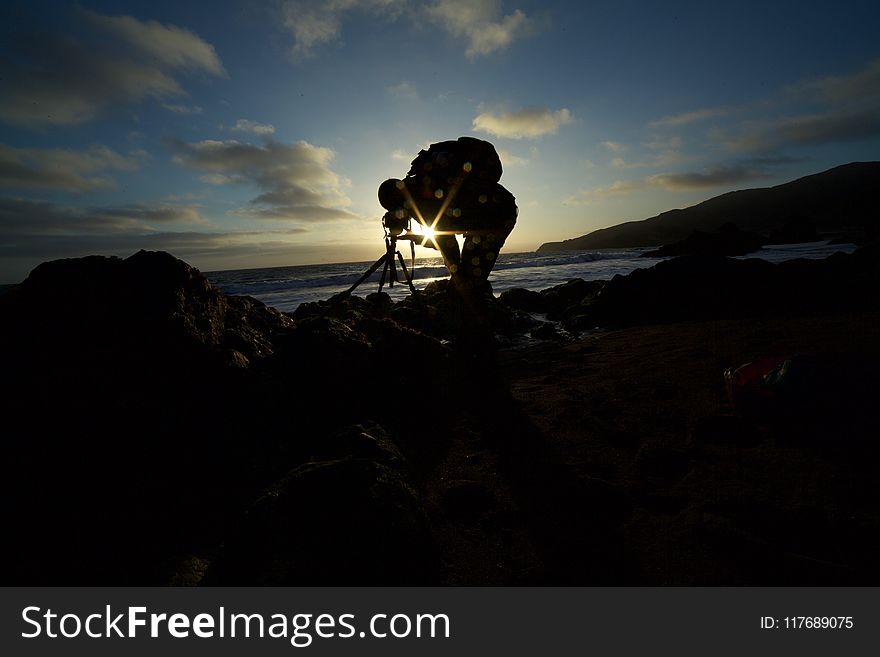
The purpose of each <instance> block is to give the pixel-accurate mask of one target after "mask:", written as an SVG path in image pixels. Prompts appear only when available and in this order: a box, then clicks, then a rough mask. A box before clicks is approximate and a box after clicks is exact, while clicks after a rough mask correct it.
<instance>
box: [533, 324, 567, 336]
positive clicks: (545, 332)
mask: <svg viewBox="0 0 880 657" xmlns="http://www.w3.org/2000/svg"><path fill="white" fill-rule="evenodd" d="M530 335H531V336H532V337H533V338H534V339H535V340H562V335H560V333H559V331H558V330H556V326H555V325H554V324H553V323H551V322H544V323H543V324H541V325H540V326H538V327H537V328H533V329H532V331H531V333H530Z"/></svg>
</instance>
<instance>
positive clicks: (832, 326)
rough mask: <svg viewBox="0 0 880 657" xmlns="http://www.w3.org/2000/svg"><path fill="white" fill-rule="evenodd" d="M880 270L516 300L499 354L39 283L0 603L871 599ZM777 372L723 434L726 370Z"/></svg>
mask: <svg viewBox="0 0 880 657" xmlns="http://www.w3.org/2000/svg"><path fill="white" fill-rule="evenodd" d="M877 256H878V254H877V248H876V246H867V247H863V248H861V249H859V250H858V251H857V252H856V253H854V254H851V255H848V256H847V255H836V256H832V257H831V258H828V259H826V260H825V261H818V262H807V261H792V262H790V263H782V264H779V265H771V264H769V263H765V262H762V261H757V260H746V261H737V260H730V259H727V258H711V257H681V258H674V259H671V260H668V261H664V262H662V263H660V264H658V265H657V266H655V267H653V268H651V269H646V270H637V271H636V272H633V273H632V274H630V275H629V276H625V277H615V278H614V279H612V280H611V281H607V282H603V281H589V282H587V281H582V280H575V281H570V282H568V283H566V284H564V285H560V286H556V287H554V288H550V289H548V290H544V291H542V292H530V291H526V290H521V289H520V290H510V291H507V292H505V293H503V294H502V295H500V297H499V298H498V299H495V300H493V301H492V302H491V303H490V304H489V309H488V317H489V318H490V321H491V327H492V333H494V334H495V336H496V337H495V338H494V340H491V339H490V340H486V339H485V336H482V337H480V339H479V340H476V339H474V338H473V336H472V331H471V328H472V327H471V326H470V325H469V323H468V319H467V316H466V313H463V312H462V310H461V308H460V306H459V305H458V304H457V303H456V299H455V297H454V296H453V295H450V294H449V293H448V291H447V290H446V289H445V286H444V284H443V282H439V283H436V284H432V285H430V286H429V287H428V288H427V289H426V290H424V291H422V292H419V293H418V294H416V295H413V296H411V297H408V298H407V299H405V300H402V301H400V302H397V303H393V302H392V301H391V300H390V299H389V298H388V297H387V295H379V294H374V295H370V296H368V297H366V298H359V297H350V298H336V299H331V300H327V301H323V302H319V303H313V304H303V305H302V306H300V307H299V308H298V309H297V310H296V312H294V313H291V314H283V313H280V312H278V311H275V310H273V309H271V308H268V307H266V306H264V305H263V304H261V303H260V302H258V301H256V300H255V299H251V298H247V297H229V296H225V295H223V294H222V293H221V292H219V291H218V290H216V289H215V288H213V287H212V286H211V285H210V284H209V283H208V282H207V280H206V279H205V278H204V277H203V276H202V275H201V274H200V273H199V272H198V271H197V270H195V269H193V268H192V267H190V266H188V265H186V264H185V263H183V262H182V261H179V260H177V259H175V258H173V257H172V256H170V255H168V254H165V253H152V252H143V251H142V252H139V253H137V254H135V255H133V256H131V257H130V258H127V259H124V260H122V259H119V258H103V257H90V258H81V259H75V260H61V261H53V262H49V263H44V264H43V265H41V266H39V267H38V268H36V269H35V270H34V271H33V272H32V273H31V275H30V276H29V277H28V278H27V279H26V280H25V281H24V282H23V283H22V284H20V285H19V286H17V287H15V288H14V289H12V290H9V291H8V292H7V293H6V294H4V295H3V296H0V318H2V324H0V338H2V341H0V344H2V345H3V361H4V363H5V365H6V371H7V376H6V377H4V378H3V384H2V385H3V390H2V391H0V395H2V399H3V408H2V409H0V410H2V416H3V418H4V426H5V431H4V433H5V436H6V445H7V447H8V454H9V460H8V463H9V464H10V465H11V468H10V474H9V477H8V479H9V481H10V484H11V490H13V491H14V497H12V496H9V497H7V498H6V504H5V509H4V516H5V520H6V523H5V525H6V527H8V528H9V529H10V530H11V531H10V533H9V536H11V537H13V540H11V541H10V543H11V548H12V552H11V555H10V556H11V561H10V563H11V565H12V566H13V567H12V568H11V569H10V573H9V575H7V578H6V579H7V583H8V584H27V585H35V584H79V585H95V584H116V585H123V584H174V585H184V584H208V585H214V584H231V585H244V584H277V585H299V584H321V585H326V584H383V585H387V584H548V583H556V584H594V583H606V584H631V583H663V584H675V583H702V584H739V583H757V584H761V583H763V584H775V583H780V582H782V581H785V582H789V583H795V584H807V583H816V582H825V583H854V582H855V583H869V582H876V581H877V579H878V577H877V576H878V574H880V570H878V567H877V566H876V564H874V563H873V560H872V559H871V558H869V552H868V549H869V548H871V547H872V546H873V548H876V547H880V543H878V536H880V529H878V528H880V520H878V516H877V512H876V509H874V510H871V509H872V507H871V505H870V504H869V503H868V501H869V500H871V499H876V493H877V485H876V483H874V480H875V479H874V478H872V477H869V476H868V473H867V472H863V470H862V469H860V468H862V465H860V464H863V463H864V462H865V461H864V460H863V459H865V458H868V457H875V456H876V451H877V448H876V447H875V446H874V445H873V443H872V442H871V441H870V440H869V438H868V437H869V436H870V435H872V432H873V431H874V430H875V429H876V428H877V421H876V417H875V413H874V411H873V410H872V406H871V405H870V401H869V400H870V395H869V394H868V393H867V392H866V390H867V386H869V385H870V383H869V380H870V379H871V377H872V376H873V375H872V374H871V372H872V370H871V367H873V366H874V365H876V364H878V354H877V348H876V345H877V344H880V341H877V340H876V337H878V336H877V326H878V324H877V322H876V319H877V312H878V310H880V304H878V296H877V294H878V293H877V290H878V289H880V286H878V283H880V276H878V272H880V267H878V262H880V258H878V257H877ZM536 314H538V315H541V316H546V319H547V320H548V321H547V322H543V321H540V320H538V319H536V318H535V315H536ZM758 327H764V330H765V331H766V333H765V334H761V332H760V331H759V330H758ZM598 328H600V329H601V330H598V331H597V329H598ZM524 335H530V336H531V338H532V342H531V344H532V346H530V347H527V348H525V349H515V350H511V349H504V347H505V346H509V345H513V344H516V343H517V341H518V340H519V339H520V338H521V337H522V336H524ZM499 347H500V348H501V349H499ZM792 350H794V351H797V352H798V353H806V354H808V355H809V357H810V363H811V364H812V365H813V366H814V367H813V370H812V372H813V373H812V374H811V378H810V377H808V378H806V379H803V381H805V382H806V383H804V385H805V386H806V387H805V389H804V390H803V391H802V395H801V396H800V397H797V398H795V399H794V401H790V403H787V404H786V405H779V406H778V408H775V409H773V410H771V411H770V412H766V409H762V413H761V414H749V413H746V412H745V410H744V409H737V408H732V407H731V406H730V404H729V402H728V401H726V398H725V397H724V395H723V391H724V380H723V377H722V373H723V371H724V369H725V368H728V367H731V366H737V365H740V364H742V362H746V361H747V360H750V359H753V358H755V357H757V356H760V355H769V354H771V353H779V352H785V353H789V352H790V351H792ZM664 368H666V369H665V370H664ZM706 390H710V391H712V394H710V395H709V397H708V398H707V397H705V391H706ZM633 391H641V394H642V395H644V396H646V397H647V398H643V397H633V396H632V394H633ZM575 392H577V394H574V393H575ZM716 393H717V394H716ZM700 395H703V397H700ZM713 395H714V396H713ZM621 398H623V399H624V401H621ZM822 399H824V400H826V403H824V404H817V400H822ZM828 400H830V401H828ZM809 408H813V409H814V410H815V412H814V413H812V414H810V413H806V414H803V413H802V412H804V413H805V412H806V409H809ZM799 413H801V414H802V416H801V415H799ZM817 413H818V416H817ZM841 417H842V418H843V419H840V418H841ZM670 418H673V419H670ZM683 418H684V419H683ZM832 419H833V420H834V421H835V422H838V425H834V426H832V422H831V420H832ZM840 422H842V425H840V424H839V423H840ZM835 427H836V428H835ZM834 431H837V432H838V433H842V434H846V436H847V438H846V440H845V441H841V443H839V444H837V445H836V446H835V447H834V448H833V449H831V452H832V453H831V454H830V455H829V453H828V450H829V449H830V448H829V447H828V445H827V444H825V443H823V441H822V436H823V435H825V433H828V432H834ZM795 434H797V435H800V436H801V437H802V439H794V438H792V436H793V435H795ZM792 441H794V442H792ZM725 450H726V451H725ZM780 450H782V452H786V453H788V452H790V453H788V454H787V455H788V457H789V458H790V461H789V463H790V465H791V468H796V467H797V468H800V470H799V471H798V472H794V471H791V472H788V474H785V475H784V476H783V474H782V473H785V472H786V469H785V468H786V466H785V461H784V459H783V458H782V456H781V454H782V452H781V451H780ZM798 450H800V451H798ZM803 450H807V452H804V451H803ZM820 457H821V458H820ZM742 468H749V469H750V470H749V472H750V474H748V475H747V476H746V475H742V473H739V469H742ZM791 468H790V469H791ZM761 472H763V473H764V475H766V476H762V475H761V474H760V473H761ZM713 473H714V474H713ZM737 473H739V474H737ZM771 476H775V477H777V478H779V481H775V482H774V481H771V479H769V477H771ZM713 477H714V479H713ZM804 477H814V478H816V477H818V479H817V481H822V482H826V483H827V488H826V489H823V491H824V492H823V491H818V492H815V491H814V492H813V494H814V495H818V497H815V498H810V499H807V498H806V497H804V498H802V499H801V498H798V491H800V490H801V487H802V480H803V478H804ZM847 477H850V479H849V480H847V479H846V478H847ZM712 481H720V482H725V481H729V482H735V483H730V484H729V486H730V490H729V491H728V492H727V493H725V495H727V496H728V497H729V500H728V497H725V496H722V497H724V500H728V501H724V502H723V503H722V502H718V503H717V504H716V503H713V502H712V499H713V494H714V492H713V489H712V488H711V482H712ZM845 481H849V483H844V482H845ZM737 486H740V487H741V490H740V492H739V498H740V499H745V500H747V502H742V506H741V507H737V508H733V507H730V508H728V507H729V506H730V504H735V499H736V498H737V494H736V492H735V489H736V487H737ZM707 487H708V488H707ZM756 491H760V494H758V492H756ZM715 492H717V491H715ZM804 494H805V495H806V493H804ZM707 499H708V500H709V502H707V501H706V500H707ZM719 499H720V498H719ZM765 503H767V504H770V506H771V507H773V506H774V505H776V506H775V507H774V508H776V507H778V508H777V511H779V512H780V513H782V514H783V516H784V515H785V514H786V513H787V512H790V511H792V509H795V518H794V519H788V520H786V521H785V523H788V524H785V523H783V525H784V526H785V527H787V528H788V529H789V530H790V532H789V533H790V534H791V535H794V536H797V537H799V538H798V540H797V541H795V544H793V543H792V542H791V540H789V538H786V537H785V536H782V535H781V534H780V533H779V530H778V529H776V528H774V521H773V519H772V517H770V516H767V514H766V513H764V512H763V511H761V509H762V508H763V507H762V505H764V504H765ZM713 504H714V506H713ZM750 504H752V506H750ZM707 505H708V506H707ZM719 505H720V506H719ZM725 505H727V506H725ZM762 513H763V515H761V514H762ZM755 514H757V515H758V516H759V517H757V519H756V518H755V517H753V515H755ZM798 514H800V515H798ZM816 522H818V523H819V525H820V526H821V527H825V528H826V529H828V528H829V527H830V528H831V529H830V530H829V531H832V534H833V536H834V537H836V538H835V541H834V544H835V545H837V544H838V543H839V544H841V545H842V546H843V547H841V549H839V550H837V551H834V550H833V549H831V548H830V547H829V545H828V541H829V540H830V539H827V538H822V537H821V536H820V533H819V532H818V530H816V531H814V530H812V529H809V530H808V529H805V528H804V526H806V525H809V524H810V523H813V524H815V523H816ZM713 523H714V524H713ZM719 523H720V524H719ZM823 523H824V524H823ZM719 527H721V529H719ZM707 528H708V529H707ZM716 530H717V531H716ZM670 531H671V532H673V533H675V532H678V534H676V535H675V536H673V535H671V534H670ZM701 532H703V533H701ZM707 532H708V533H707ZM811 541H812V543H811ZM743 542H745V543H743ZM624 544H625V549H621V545H624ZM743 544H745V545H746V546H750V547H749V549H750V550H752V552H751V553H749V556H747V557H746V558H745V561H744V563H743V564H742V565H741V566H740V567H736V568H735V567H733V566H730V567H728V557H727V556H726V555H728V554H729V553H730V552H731V551H734V552H735V551H736V550H739V549H740V548H741V547H742V545H743ZM679 548H682V549H684V548H686V550H685V551H684V552H683V553H682V554H685V553H688V552H687V551H688V550H690V553H692V554H691V562H690V563H688V562H686V561H683V559H684V557H680V558H675V559H673V558H672V556H671V555H673V554H674V553H675V551H676V550H677V549H679ZM658 554H667V555H668V556H667V558H666V559H665V560H664V559H663V558H660V557H658ZM768 554H769V555H771V556H772V559H775V561H774V563H777V564H780V563H781V564H783V565H784V566H785V567H783V568H780V569H776V570H774V569H771V568H769V567H768V566H767V565H766V564H765V565H760V559H761V558H766V557H767V555H768ZM791 555H794V556H791ZM713 559H714V561H713ZM772 559H771V561H772ZM711 563H717V564H720V565H719V566H717V567H711V566H710V565H709V564H711Z"/></svg>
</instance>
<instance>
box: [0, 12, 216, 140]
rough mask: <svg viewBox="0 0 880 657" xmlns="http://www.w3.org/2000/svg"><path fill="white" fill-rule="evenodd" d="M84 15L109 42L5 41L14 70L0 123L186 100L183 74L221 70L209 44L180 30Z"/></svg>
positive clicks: (77, 118) (65, 118)
mask: <svg viewBox="0 0 880 657" xmlns="http://www.w3.org/2000/svg"><path fill="white" fill-rule="evenodd" d="M83 15H84V16H86V17H87V19H88V21H87V22H88V23H89V24H91V25H93V26H96V27H98V28H99V29H100V30H101V31H103V32H105V33H106V34H109V36H110V38H109V39H108V38H106V37H105V38H101V39H98V38H95V36H94V35H85V36H81V37H79V38H72V37H69V36H66V35H65V36H61V35H56V34H42V35H39V38H38V37H37V36H35V35H30V34H27V35H25V34H19V35H17V36H14V37H13V38H11V39H10V44H9V45H8V46H7V47H8V49H9V50H11V51H12V53H13V56H14V58H15V61H16V66H15V67H14V68H12V69H10V70H9V71H7V72H5V73H4V78H5V79H4V82H3V84H4V92H3V94H2V96H0V121H3V122H6V123H11V124H14V125H21V126H26V127H39V126H44V125H75V124H79V123H83V122H86V121H89V120H92V119H94V118H95V117H96V116H98V115H99V114H100V113H101V112H102V111H104V110H106V109H108V108H109V107H112V106H114V105H120V104H129V103H138V102H141V101H144V100H145V99H148V98H153V99H158V100H160V101H164V100H167V99H168V98H172V97H177V96H182V95H185V91H184V89H183V87H182V86H181V84H180V82H179V80H178V75H179V74H180V73H181V72H189V73H192V72H198V73H203V74H207V75H223V74H224V73H225V72H224V70H223V67H222V64H221V63H220V59H219V57H217V54H216V52H215V51H214V48H213V46H211V45H210V44H208V43H207V42H205V41H203V40H201V39H200V38H199V37H198V36H196V35H195V34H193V33H192V32H190V31H188V30H186V29H184V28H179V27H176V26H173V25H161V24H159V23H156V22H155V21H152V22H147V23H144V22H141V21H138V20H137V19H134V18H131V17H127V16H116V17H109V16H101V15H100V14H97V13H94V12H90V11H84V12H83ZM74 27H76V26H74ZM151 39H155V41H151ZM178 107H181V108H182V107H185V106H184V105H179V106H178ZM172 111H174V110H172Z"/></svg>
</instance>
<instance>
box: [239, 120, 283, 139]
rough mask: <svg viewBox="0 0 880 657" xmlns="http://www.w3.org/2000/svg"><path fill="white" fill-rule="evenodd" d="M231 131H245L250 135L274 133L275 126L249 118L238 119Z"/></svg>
mask: <svg viewBox="0 0 880 657" xmlns="http://www.w3.org/2000/svg"><path fill="white" fill-rule="evenodd" d="M231 130H232V131H233V132H245V133H249V134H252V135H274V134H275V126H274V125H272V124H270V123H258V122H256V121H251V120H249V119H239V120H238V121H236V122H235V125H234V126H233V127H232V128H231Z"/></svg>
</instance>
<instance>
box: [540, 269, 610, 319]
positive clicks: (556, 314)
mask: <svg viewBox="0 0 880 657" xmlns="http://www.w3.org/2000/svg"><path fill="white" fill-rule="evenodd" d="M604 286H605V281H585V280H583V279H582V278H575V279H573V280H570V281H567V282H565V283H563V284H562V285H556V286H554V287H551V288H547V289H546V290H541V292H540V294H541V296H542V297H544V301H545V303H546V307H547V317H548V318H549V319H553V320H557V319H561V318H562V314H563V313H564V312H565V311H566V310H567V309H568V308H570V307H572V306H575V305H578V304H581V303H583V302H584V301H586V300H589V299H592V298H593V297H595V296H596V295H597V294H598V293H599V291H600V290H602V288H603V287H604Z"/></svg>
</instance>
